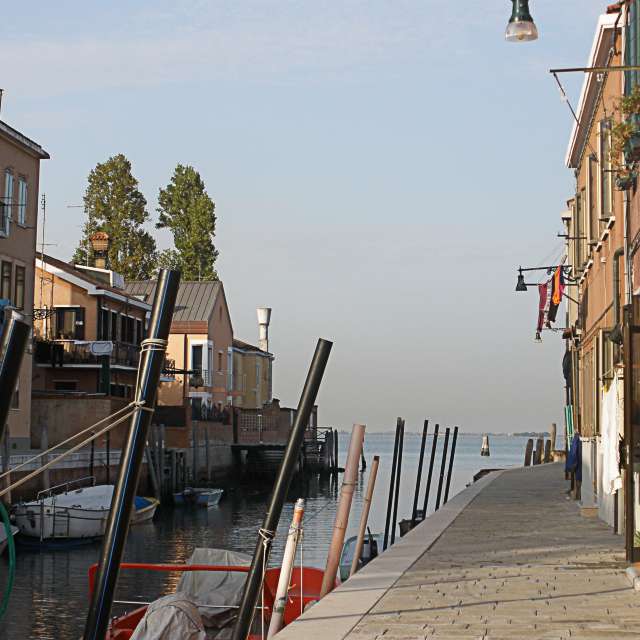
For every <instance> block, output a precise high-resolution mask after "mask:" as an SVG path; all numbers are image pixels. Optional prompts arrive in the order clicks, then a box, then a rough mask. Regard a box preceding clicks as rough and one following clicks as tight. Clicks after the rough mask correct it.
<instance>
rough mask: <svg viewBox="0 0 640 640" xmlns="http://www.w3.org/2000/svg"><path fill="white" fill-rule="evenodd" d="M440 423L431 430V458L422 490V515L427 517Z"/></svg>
mask: <svg viewBox="0 0 640 640" xmlns="http://www.w3.org/2000/svg"><path fill="white" fill-rule="evenodd" d="M439 429H440V425H439V424H436V428H435V429H434V430H433V443H432V445H431V459H430V460H429V475H428V476H427V488H426V489H425V492H424V503H423V505H422V517H423V518H426V517H427V504H428V503H429V493H430V492H431V477H432V476H433V463H434V462H435V459H436V447H437V446H438V430H439Z"/></svg>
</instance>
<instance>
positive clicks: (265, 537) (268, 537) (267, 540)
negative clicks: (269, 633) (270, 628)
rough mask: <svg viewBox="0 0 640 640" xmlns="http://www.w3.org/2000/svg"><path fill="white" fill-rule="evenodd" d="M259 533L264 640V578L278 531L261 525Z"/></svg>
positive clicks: (261, 612)
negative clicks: (270, 551) (260, 541)
mask: <svg viewBox="0 0 640 640" xmlns="http://www.w3.org/2000/svg"><path fill="white" fill-rule="evenodd" d="M258 535H259V536H260V537H261V538H262V592H261V593H262V596H261V602H260V605H261V609H260V620H261V624H262V629H261V634H262V635H261V637H262V638H263V640H264V637H265V636H264V580H265V578H266V576H267V560H268V555H269V547H270V546H271V541H272V540H273V539H274V537H275V535H276V533H275V531H269V530H268V529H263V528H262V527H260V529H258Z"/></svg>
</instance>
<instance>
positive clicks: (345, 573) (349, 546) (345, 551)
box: [340, 532, 384, 582]
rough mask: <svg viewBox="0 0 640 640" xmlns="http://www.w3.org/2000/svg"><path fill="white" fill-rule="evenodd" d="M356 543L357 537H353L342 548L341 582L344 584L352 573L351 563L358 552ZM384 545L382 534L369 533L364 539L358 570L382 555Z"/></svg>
mask: <svg viewBox="0 0 640 640" xmlns="http://www.w3.org/2000/svg"><path fill="white" fill-rule="evenodd" d="M356 542H357V537H356V536H351V537H350V538H348V539H347V541H346V542H345V543H344V545H343V546H342V553H341V554H340V580H341V581H342V582H344V581H345V580H346V579H347V578H348V577H349V573H350V572H351V563H352V562H353V554H354V552H355V550H356ZM372 543H373V544H372ZM383 543H384V535H383V534H382V533H373V534H372V533H371V532H369V533H368V534H367V535H366V536H365V537H364V544H363V546H362V553H361V554H360V562H359V563H358V570H360V569H361V568H362V567H364V566H365V565H366V564H368V563H369V562H371V560H373V559H374V558H375V557H376V556H377V555H378V554H380V553H382V545H383Z"/></svg>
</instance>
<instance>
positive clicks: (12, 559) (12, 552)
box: [0, 500, 16, 620]
mask: <svg viewBox="0 0 640 640" xmlns="http://www.w3.org/2000/svg"><path fill="white" fill-rule="evenodd" d="M0 518H1V519H2V522H3V524H4V530H5V531H6V533H7V548H8V550H9V577H8V578H7V586H6V588H5V590H4V596H2V602H1V603H0V620H1V619H2V617H3V616H4V614H5V613H6V611H7V607H8V606H9V598H10V597H11V591H12V590H13V581H14V579H15V576H16V543H15V541H14V539H13V534H12V533H11V522H10V521H9V514H8V513H7V510H6V509H5V507H4V504H2V501H1V500H0Z"/></svg>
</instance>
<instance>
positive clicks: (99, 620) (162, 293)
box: [84, 269, 180, 640]
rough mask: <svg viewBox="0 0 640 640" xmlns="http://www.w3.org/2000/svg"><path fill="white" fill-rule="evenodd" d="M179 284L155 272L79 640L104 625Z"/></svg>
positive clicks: (174, 276) (94, 637)
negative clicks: (146, 332) (128, 419)
mask: <svg viewBox="0 0 640 640" xmlns="http://www.w3.org/2000/svg"><path fill="white" fill-rule="evenodd" d="M179 283H180V272H179V271H169V270H166V269H162V270H161V271H160V274H159V276H158V282H157V284H156V292H155V297H154V301H153V310H152V311H151V320H150V323H149V337H148V338H147V339H146V340H143V342H142V349H141V353H140V364H139V369H138V370H139V372H140V374H139V383H138V386H137V388H136V396H135V402H136V405H137V407H139V408H138V410H136V411H134V414H133V416H132V417H131V424H130V425H129V433H128V436H127V440H126V443H125V445H124V448H123V450H122V455H121V459H120V467H119V469H118V477H117V480H116V485H115V487H114V490H113V498H112V500H111V509H110V511H109V518H108V520H107V526H106V529H105V536H104V542H103V544H102V550H101V552H100V564H99V566H98V574H97V576H96V581H95V589H94V591H93V597H92V598H91V604H90V605H89V613H88V615H87V622H86V625H85V629H84V640H103V639H104V637H105V635H106V633H107V628H108V626H109V618H110V616H111V607H112V605H113V596H114V592H115V587H116V583H117V580H118V572H119V570H120V561H121V560H122V554H123V553H124V545H125V542H126V540H127V532H128V530H129V522H130V520H131V514H132V511H133V502H134V500H135V494H136V489H137V486H138V480H139V478H140V471H141V469H142V458H143V456H144V448H145V444H146V441H147V435H148V431H149V425H150V424H151V418H152V416H153V409H154V407H155V402H156V396H157V393H158V383H159V382H160V373H161V371H162V367H163V366H164V358H165V349H166V343H167V338H168V337H169V328H170V326H171V318H172V317H173V309H174V306H175V302H176V295H177V293H178V285H179Z"/></svg>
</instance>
